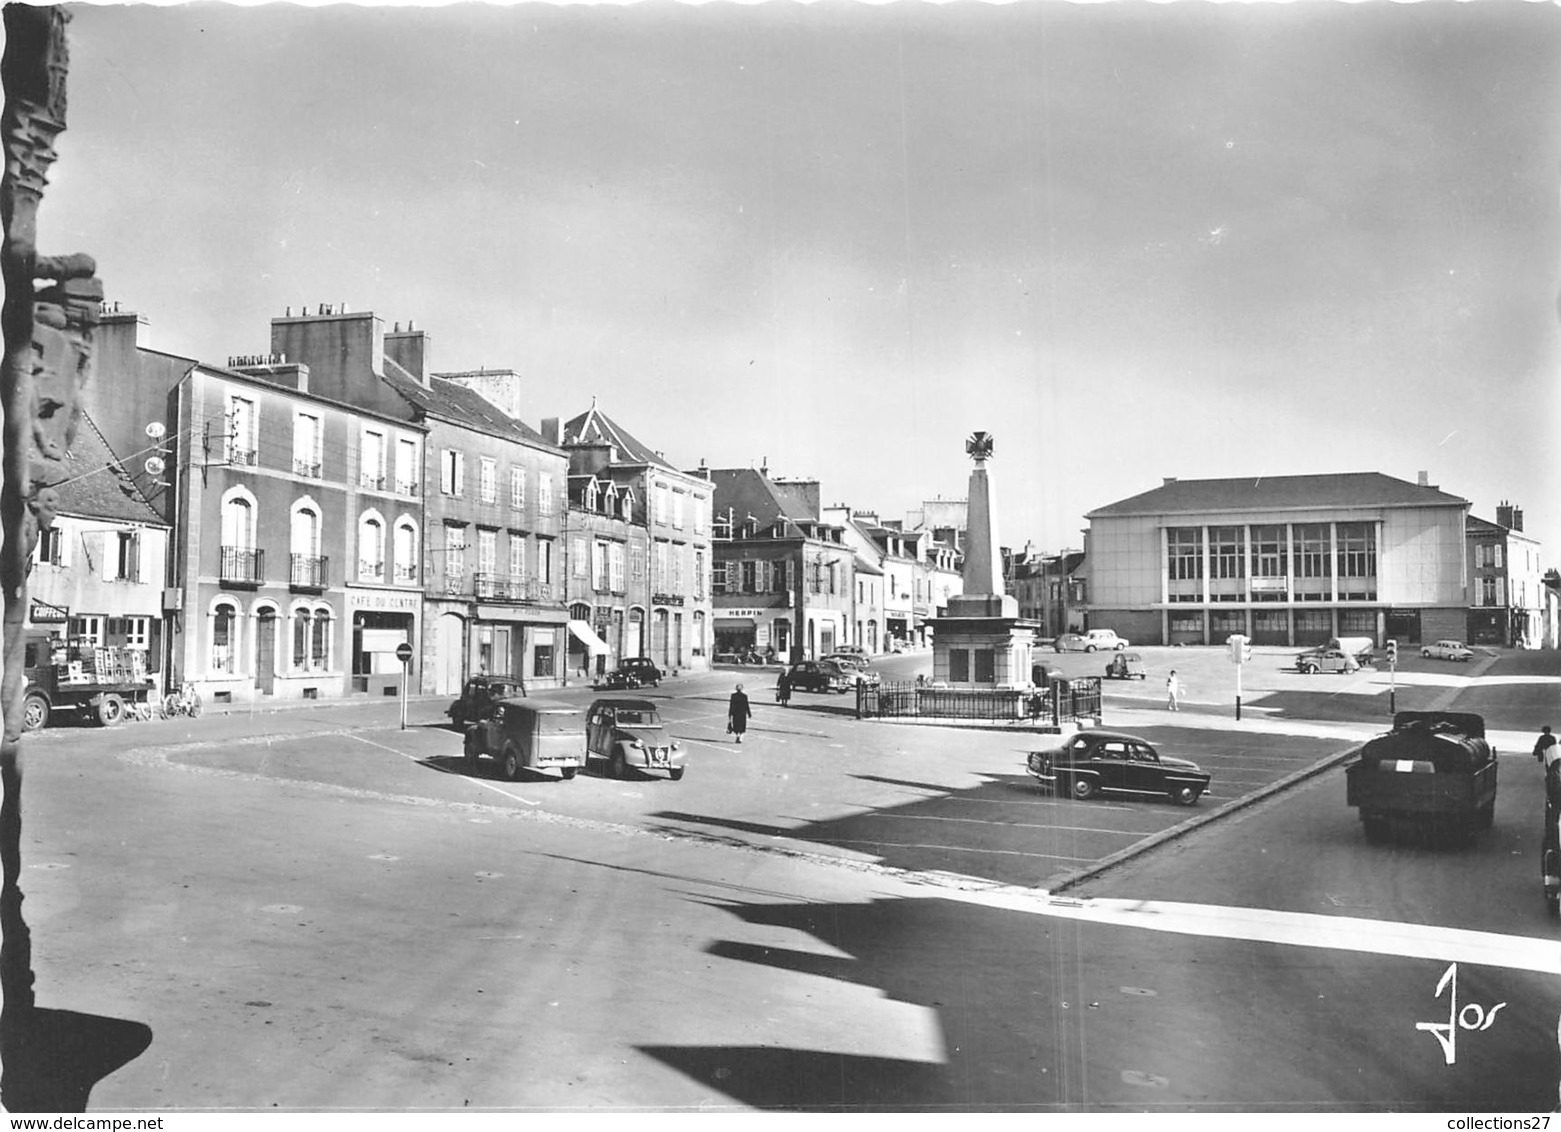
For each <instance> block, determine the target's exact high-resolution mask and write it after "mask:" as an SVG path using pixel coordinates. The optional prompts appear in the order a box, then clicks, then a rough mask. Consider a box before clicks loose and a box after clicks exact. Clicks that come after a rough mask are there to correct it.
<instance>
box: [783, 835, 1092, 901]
mask: <svg viewBox="0 0 1561 1132" xmlns="http://www.w3.org/2000/svg"><path fill="white" fill-rule="evenodd" d="M780 836H786V835H785V834H782V835H780ZM820 844H823V845H871V846H872V847H873V848H874V849H937V850H939V851H941V852H949V853H984V854H986V855H987V856H991V857H1037V858H1040V859H1042V860H1046V861H1094V860H1097V858H1095V857H1065V856H1063V855H1062V854H1061V853H1026V852H1023V851H1021V850H1019V849H978V848H976V847H975V846H971V845H936V844H932V843H929V842H920V841H867V840H865V839H862V838H844V837H832V838H830V839H829V840H828V841H824V842H820ZM933 875H935V874H931V873H927V872H923V871H920V870H907V871H906V873H905V876H906V877H907V878H908V879H910V880H913V881H914V880H924V879H926V878H928V877H931V876H933ZM1034 910H1035V909H1021V911H1034Z"/></svg>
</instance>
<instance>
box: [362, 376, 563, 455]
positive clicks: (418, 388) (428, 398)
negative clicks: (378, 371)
mask: <svg viewBox="0 0 1561 1132" xmlns="http://www.w3.org/2000/svg"><path fill="white" fill-rule="evenodd" d="M385 384H387V385H389V386H390V387H391V388H392V389H394V390H395V391H396V392H397V393H398V394H400V395H401V397H402V398H403V399H404V400H405V401H406V402H407V403H408V404H409V405H411V406H412V407H413V409H415V410H416V411H417V412H418V413H419V414H420V415H422V416H427V417H437V418H438V419H440V420H443V421H448V422H450V423H451V424H456V425H460V426H461V427H463V428H469V429H472V430H474V431H476V432H482V433H486V434H487V435H489V436H497V437H500V438H501V439H504V440H515V441H520V442H521V443H524V444H531V445H540V446H542V447H545V448H552V447H553V445H551V444H549V443H548V442H547V441H545V440H543V439H542V434H541V433H540V432H538V431H537V430H536V429H534V428H532V427H531V426H530V425H528V424H526V423H525V422H524V421H519V420H516V419H515V418H514V417H511V416H506V415H505V413H504V411H503V410H502V409H500V408H499V407H498V406H497V405H495V404H494V403H493V402H492V401H490V400H488V399H487V398H486V397H484V396H483V395H482V394H481V393H478V392H476V391H475V390H472V389H468V388H467V387H466V386H464V385H462V384H460V383H459V382H455V381H446V380H445V379H444V378H442V377H430V378H429V379H428V388H426V389H425V388H424V387H423V384H422V382H420V381H418V380H417V378H415V377H413V376H412V375H411V374H410V373H408V372H407V371H406V370H405V369H402V368H401V366H399V365H397V364H396V363H395V362H394V361H392V360H391V359H390V358H386V359H385Z"/></svg>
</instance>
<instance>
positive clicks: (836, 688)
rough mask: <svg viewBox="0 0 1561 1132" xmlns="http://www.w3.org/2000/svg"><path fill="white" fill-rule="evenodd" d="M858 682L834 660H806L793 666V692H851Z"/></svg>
mask: <svg viewBox="0 0 1561 1132" xmlns="http://www.w3.org/2000/svg"><path fill="white" fill-rule="evenodd" d="M855 686H856V680H855V679H853V678H852V677H851V676H848V675H846V670H845V667H844V666H843V665H841V664H840V663H838V662H837V661H833V660H804V661H802V662H801V663H799V664H793V665H792V666H791V690H792V691H793V692H849V691H850V690H851V689H852V688H854V687H855Z"/></svg>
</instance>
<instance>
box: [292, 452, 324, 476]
mask: <svg viewBox="0 0 1561 1132" xmlns="http://www.w3.org/2000/svg"><path fill="white" fill-rule="evenodd" d="M293 475H295V476H302V477H303V478H304V479H309V480H317V479H319V478H320V461H318V460H300V459H299V458H298V457H296V456H294V457H293Z"/></svg>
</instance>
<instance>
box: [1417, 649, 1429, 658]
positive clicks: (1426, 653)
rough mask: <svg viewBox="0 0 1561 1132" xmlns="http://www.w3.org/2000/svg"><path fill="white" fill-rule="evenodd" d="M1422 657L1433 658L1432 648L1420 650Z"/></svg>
mask: <svg viewBox="0 0 1561 1132" xmlns="http://www.w3.org/2000/svg"><path fill="white" fill-rule="evenodd" d="M1420 658H1421V659H1422V660H1430V659H1431V650H1430V649H1421V650H1420Z"/></svg>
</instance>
